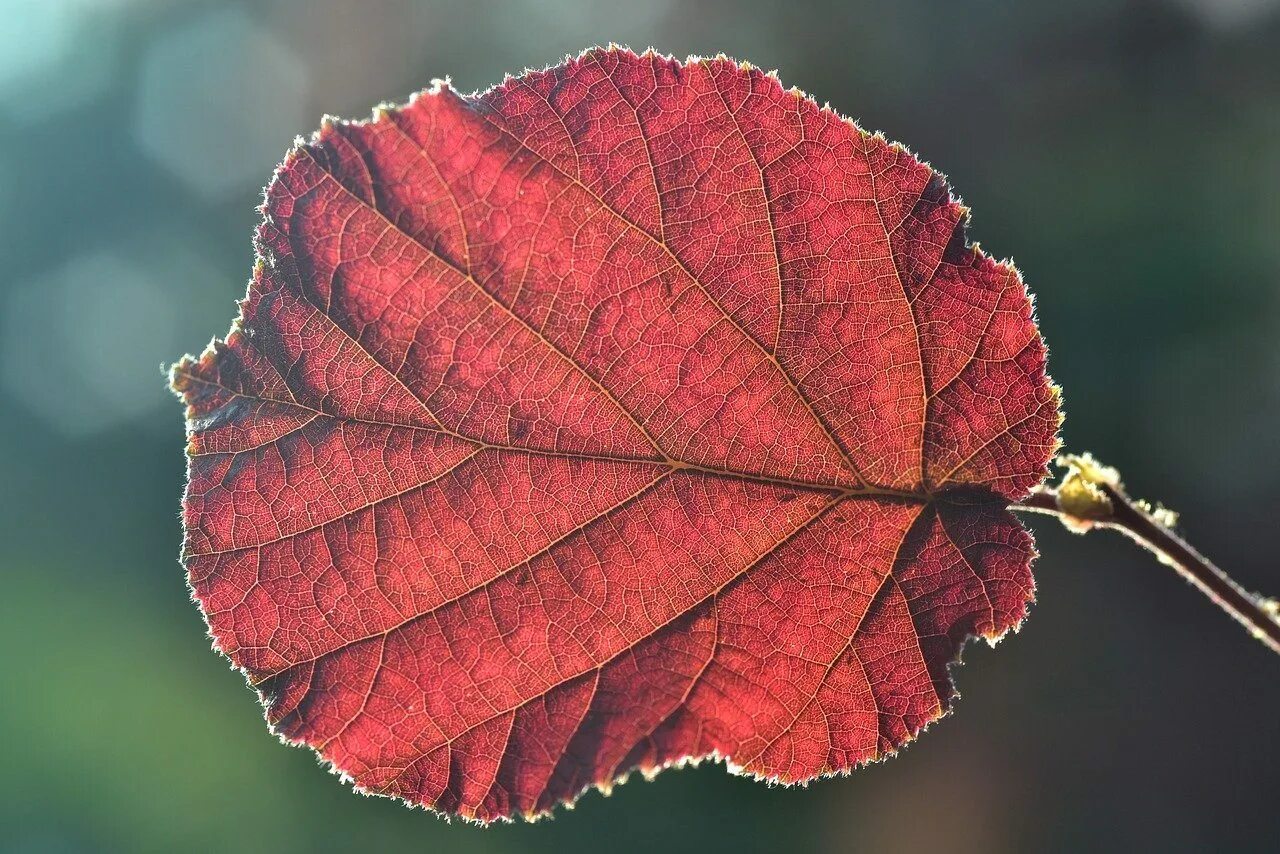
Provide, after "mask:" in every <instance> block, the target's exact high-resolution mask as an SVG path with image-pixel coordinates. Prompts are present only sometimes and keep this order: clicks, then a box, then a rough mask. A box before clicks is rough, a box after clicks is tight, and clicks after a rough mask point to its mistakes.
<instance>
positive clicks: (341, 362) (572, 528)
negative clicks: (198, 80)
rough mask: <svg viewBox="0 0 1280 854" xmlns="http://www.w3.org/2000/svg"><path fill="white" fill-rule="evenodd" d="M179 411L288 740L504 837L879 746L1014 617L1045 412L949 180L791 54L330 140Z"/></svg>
mask: <svg viewBox="0 0 1280 854" xmlns="http://www.w3.org/2000/svg"><path fill="white" fill-rule="evenodd" d="M264 212H265V214H266V219H265V222H264V223H263V224H262V226H261V227H260V229H259V232H258V247H259V255H260V258H261V261H260V263H259V264H258V265H257V267H256V268H255V270H254V276H253V281H252V283H251V285H250V287H249V294H248V296H247V298H246V299H245V301H244V302H243V304H242V314H241V318H240V319H239V321H237V323H236V325H235V326H234V327H233V329H232V331H231V333H230V334H229V335H228V337H227V339H226V340H225V341H224V342H215V343H214V344H213V345H212V346H211V347H210V349H209V350H207V351H206V352H205V353H204V354H203V355H202V356H201V357H200V358H199V359H192V358H187V359H185V360H183V361H182V362H181V363H180V364H178V365H177V366H176V367H175V369H174V375H173V382H174V385H175V387H176V388H177V389H178V390H179V391H180V392H181V393H182V395H183V397H184V399H185V400H186V403H187V404H188V407H189V408H188V431H189V436H190V443H189V448H188V449H189V453H190V482H189V484H188V486H187V493H186V500H185V504H184V509H185V523H186V547H185V557H184V560H185V563H186V566H187V568H188V570H189V572H190V581H191V585H192V588H193V590H194V592H195V596H196V598H197V600H198V601H199V603H200V606H201V608H202V609H203V611H204V613H205V616H206V617H207V619H208V621H209V627H210V630H211V632H212V634H213V637H214V640H215V643H216V645H217V647H218V649H220V650H222V651H223V652H224V653H226V654H227V655H228V656H229V657H230V658H231V660H232V661H233V662H234V663H235V664H236V665H237V666H238V667H241V668H243V669H244V671H245V672H246V674H248V677H249V679H250V680H251V682H252V683H253V684H254V685H256V686H257V688H258V689H259V690H260V691H261V693H262V698H263V702H264V703H265V705H266V707H267V715H268V718H269V720H270V722H271V724H272V726H273V727H274V728H275V730H276V731H277V732H279V733H280V734H282V735H283V736H284V737H285V738H287V739H289V740H291V741H295V742H299V743H305V744H308V745H310V746H312V747H313V748H315V749H316V750H317V751H318V752H319V753H320V755H321V756H323V757H324V758H325V759H326V760H327V761H329V762H331V763H332V764H333V767H334V768H336V769H337V770H338V771H340V772H342V773H343V774H346V775H349V776H350V777H351V778H352V779H353V780H354V781H355V783H356V784H357V785H358V786H359V787H360V788H361V789H363V790H366V791H370V792H378V793H384V794H389V795H395V796H398V797H401V798H404V799H405V800H408V801H411V802H413V803H417V804H424V805H427V806H430V807H433V808H435V809H437V810H441V811H444V812H448V813H456V814H459V815H463V816H467V817H471V818H477V819H482V820H488V819H493V818H501V817H507V816H511V815H514V814H518V813H525V814H531V813H541V812H544V811H546V810H548V809H550V808H551V807H553V806H554V805H556V804H557V803H561V802H564V801H569V800H572V799H573V798H575V797H576V796H577V795H578V794H579V793H581V791H582V790H583V789H584V788H585V787H588V786H591V785H593V784H594V785H600V786H607V785H609V783H610V782H611V781H613V780H614V779H615V778H617V777H619V776H620V775H624V774H626V773H627V772H628V771H630V770H632V769H635V768H639V769H642V770H645V771H653V770H656V769H659V768H662V767H665V766H666V765H669V764H672V763H675V762H681V761H683V760H686V759H690V758H700V757H707V756H718V757H723V758H724V759H726V760H727V761H728V763H729V764H730V767H731V768H732V769H733V770H735V771H742V772H745V773H750V774H753V775H758V776H761V777H767V778H769V779H772V780H780V781H786V782H792V781H801V780H808V779H811V778H813V777H816V776H819V775H824V774H831V773H835V772H842V771H847V770H849V769H851V768H852V767H854V766H856V765H858V764H860V763H863V762H867V761H870V760H874V759H877V758H879V757H882V756H885V755H887V754H891V753H893V752H894V751H895V750H896V749H897V748H898V747H899V746H901V745H902V744H903V743H904V742H906V741H908V740H910V739H911V737H912V736H913V735H915V733H917V732H919V731H920V730H921V729H922V728H923V727H925V726H926V725H927V724H928V723H929V722H931V721H933V720H934V719H936V718H938V717H939V716H941V715H942V714H943V713H944V712H945V711H946V709H947V707H948V705H949V703H950V701H951V699H952V697H953V690H952V687H951V682H950V679H949V677H948V672H947V665H948V663H949V662H950V661H952V660H953V659H954V658H955V657H956V654H957V652H958V650H959V648H960V646H961V645H962V644H963V642H964V640H965V638H966V637H967V636H969V635H971V634H980V635H982V636H984V637H987V638H990V639H994V638H997V637H999V636H1000V635H1001V634H1002V633H1003V632H1005V631H1007V630H1008V629H1010V628H1014V627H1017V626H1018V624H1019V622H1020V621H1021V619H1022V617H1023V615H1024V614H1025V612H1026V606H1027V603H1028V602H1029V601H1031V598H1032V580H1031V575H1030V571H1029V564H1030V561H1031V557H1032V555H1033V553H1034V551H1033V547H1032V543H1031V538H1030V536H1029V535H1028V534H1027V532H1026V531H1025V530H1024V529H1023V528H1022V526H1021V525H1020V524H1019V523H1018V522H1017V521H1016V520H1015V519H1014V518H1013V517H1012V516H1011V515H1010V514H1009V512H1008V511H1007V510H1006V509H1005V505H1006V504H1007V503H1008V501H1010V500H1015V499H1017V498H1019V497H1021V496H1023V495H1024V494H1025V493H1026V492H1027V490H1028V489H1029V488H1030V487H1031V486H1033V485H1034V484H1036V483H1038V482H1040V480H1041V479H1042V478H1043V477H1044V475H1045V473H1046V466H1047V462H1048V460H1049V458H1050V456H1051V454H1052V452H1053V450H1054V448H1055V445H1056V431H1057V426H1058V422H1059V414H1058V402H1057V394H1056V390H1055V389H1054V388H1053V387H1052V386H1051V385H1050V383H1049V381H1048V379H1047V377H1046V376H1045V371H1044V346H1043V344H1042V343H1041V340H1040V337H1039V334H1038V332H1037V330H1036V326H1035V323H1034V321H1033V319H1032V315H1031V304H1030V301H1029V298H1028V295H1027V292H1026V290H1025V289H1024V287H1023V284H1022V281H1021V279H1020V278H1019V276H1018V273H1017V271H1016V270H1015V269H1014V268H1013V267H1012V265H1010V264H1007V263H998V262H995V261H993V260H991V259H990V258H988V257H987V256H986V255H984V254H982V253H981V252H979V251H978V250H977V248H976V247H971V246H969V245H968V244H967V243H966V241H965V237H964V222H965V219H966V211H965V209H964V208H963V206H961V205H960V204H959V203H958V202H956V201H955V200H954V199H953V198H952V197H951V195H950V193H949V191H948V188H947V185H946V183H945V181H944V180H943V179H942V177H941V176H939V175H938V174H937V173H935V172H933V171H931V170H930V169H929V167H927V166H925V165H923V164H922V163H920V162H919V161H918V160H916V159H915V158H914V157H913V156H912V155H911V154H910V153H909V152H907V151H906V150H905V149H903V148H902V147H900V146H897V145H894V144H891V143H889V142H886V141H885V140H884V139H883V138H882V137H879V136H872V135H869V134H867V133H865V132H863V131H861V130H860V129H858V128H857V127H856V126H855V125H853V124H852V123H851V122H849V121H847V120H844V119H842V118H840V117H839V116H837V115H836V114H835V113H833V112H831V111H830V110H826V109H819V108H818V107H817V106H816V105H815V104H814V103H813V102H812V101H810V100H808V99H807V98H805V97H804V96H802V95H801V94H800V93H798V92H797V91H796V90H791V91H787V90H784V89H783V88H782V87H781V86H780V85H779V83H778V81H777V79H776V78H774V77H773V76H771V75H766V74H762V73H761V72H760V71H758V70H756V69H753V68H750V67H748V66H739V65H736V64H735V63H733V62H732V61H729V60H726V59H717V60H713V61H704V60H690V61H689V62H687V63H678V62H675V61H672V60H671V59H668V58H664V57H661V56H657V55H653V54H646V55H644V56H636V55H635V54H633V53H630V52H629V51H625V50H615V49H610V50H592V51H589V52H587V53H586V54H584V55H583V56H581V57H579V58H578V59H575V60H572V61H569V62H567V63H565V64H564V65H561V66H558V67H556V68H553V69H550V70H548V71H544V72H537V73H530V74H526V75H525V76H523V77H519V78H512V79H508V80H507V81H506V82H504V83H503V84H502V85H501V86H499V87H497V88H495V89H492V90H490V91H488V92H485V93H483V94H480V95H474V96H466V97H464V96H460V95H458V94H456V93H455V92H454V91H453V90H452V89H450V88H449V86H448V85H447V84H439V85H438V86H437V87H436V88H435V89H433V90H432V91H431V92H429V93H426V94H424V95H421V96H419V97H417V98H415V99H414V100H413V101H411V102H410V103H409V105H408V106H406V107H404V108H402V109H395V110H381V111H379V113H378V115H377V116H376V117H375V119H374V120H373V121H371V122H368V123H335V122H326V124H325V125H324V127H323V128H322V129H321V131H320V132H319V134H318V135H317V136H316V137H315V138H314V139H313V140H312V142H310V143H309V144H306V145H302V146H300V147H298V148H297V149H296V150H295V151H293V152H292V153H291V154H290V155H289V157H288V158H287V159H286V160H285V163H284V164H283V165H282V166H281V167H280V169H279V170H278V171H277V173H276V175H275V178H274V180H273V181H272V183H271V186H270V187H269V188H268V190H267V199H266V203H265V206H264Z"/></svg>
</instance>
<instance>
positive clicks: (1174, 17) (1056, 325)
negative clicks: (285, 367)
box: [0, 0, 1280, 852]
mask: <svg viewBox="0 0 1280 854" xmlns="http://www.w3.org/2000/svg"><path fill="white" fill-rule="evenodd" d="M609 41H617V42H622V43H627V44H630V45H631V46H633V47H635V48H637V49H641V48H644V47H646V46H648V45H650V44H652V45H654V46H656V47H658V48H659V49H660V50H663V51H667V52H672V53H675V54H677V55H681V56H683V55H685V54H688V53H704V54H714V53H717V52H720V51H724V52H726V53H729V54H731V55H734V56H736V57H738V58H741V59H749V60H751V61H752V62H754V63H755V64H757V65H762V66H765V67H777V68H778V69H780V71H781V74H782V78H783V80H784V82H785V83H786V84H788V85H792V84H794V85H798V86H800V87H802V88H804V89H806V90H808V91H809V92H811V93H813V94H814V95H815V96H816V97H817V98H818V99H819V100H820V101H821V100H829V101H831V102H832V103H833V104H835V105H837V106H838V107H839V108H840V109H841V110H842V111H843V112H845V113H848V114H850V115H853V116H855V117H858V118H859V119H860V120H861V122H862V124H863V125H864V126H866V127H868V128H873V129H880V130H883V131H885V132H886V133H887V134H888V135H889V136H890V137H892V138H895V139H900V140H904V141H906V142H908V143H909V144H910V145H911V146H912V147H913V149H914V150H916V151H918V152H920V153H921V155H922V156H924V157H926V158H928V159H929V160H930V161H931V162H933V163H934V164H936V165H937V166H938V167H939V168H941V169H943V170H944V171H945V172H947V173H948V174H949V175H950V177H951V179H952V181H953V183H954V184H955V186H956V187H957V189H958V191H959V192H960V193H961V194H963V196H964V198H965V200H966V201H967V202H968V203H969V204H970V205H971V206H972V207H973V209H974V211H975V212H976V213H975V217H974V221H973V225H972V229H971V233H972V234H973V236H975V237H976V238H978V239H980V240H981V241H982V242H983V244H984V246H986V247H987V248H988V249H989V250H990V251H992V252H993V253H995V254H996V255H998V256H1005V255H1012V256H1013V257H1014V258H1015V259H1016V261H1017V262H1018V263H1019V264H1020V265H1021V267H1022V268H1023V270H1024V271H1025V273H1026V276H1027V279H1028V281H1029V283H1030V285H1031V287H1032V288H1033V290H1034V291H1035V292H1036V294H1037V297H1038V307H1039V315H1040V319H1041V321H1042V325H1043V331H1044V334H1045V336H1046V338H1047V340H1048V342H1049V344H1050V346H1051V348H1052V355H1051V362H1050V367H1051V370H1052V372H1053V375H1054V377H1055V378H1056V379H1057V380H1058V381H1059V382H1061V383H1062V385H1063V387H1064V389H1065V396H1066V405H1067V411H1068V418H1067V422H1066V428H1065V435H1066V440H1067V444H1068V446H1069V447H1070V448H1073V449H1090V450H1093V451H1095V452H1096V453H1098V454H1099V455H1100V456H1101V457H1102V458H1103V459H1104V460H1106V461H1109V462H1112V463H1114V464H1116V465H1118V466H1120V467H1121V468H1122V470H1123V471H1124V472H1125V474H1126V475H1127V479H1128V481H1129V483H1130V485H1131V487H1132V488H1133V491H1134V492H1135V493H1136V494H1138V495H1149V496H1151V497H1153V498H1159V499H1162V500H1163V501H1165V502H1167V503H1168V504H1169V505H1170V506H1172V507H1174V508H1176V509H1178V510H1180V511H1182V512H1183V518H1184V527H1185V531H1186V532H1187V533H1188V536H1189V537H1190V538H1191V539H1192V540H1193V541H1194V542H1196V543H1197V544H1198V545H1200V546H1201V547H1202V548H1203V549H1204V551H1206V552H1207V553H1208V554H1209V555H1211V556H1213V557H1214V558H1216V559H1217V560H1218V561H1219V562H1220V563H1221V564H1222V565H1223V566H1225V567H1228V568H1229V569H1230V570H1231V571H1232V572H1233V573H1234V574H1235V575H1236V577H1237V578H1238V579H1239V580H1240V581H1241V582H1242V583H1243V584H1245V585H1246V586H1249V587H1251V588H1261V589H1264V590H1267V591H1270V592H1271V593H1273V594H1276V593H1280V569H1278V568H1277V567H1278V566H1280V561H1278V560H1277V557H1276V554H1277V546H1278V545H1280V526H1278V525H1277V521H1278V519H1280V462H1278V461H1277V458H1278V456H1280V431H1278V430H1277V427H1278V426H1280V239H1278V237H1280V59H1277V53H1276V44H1277V43H1278V42H1280V3H1278V2H1276V0H1168V2H1112V3H1104V2H1092V1H1091V0H1085V2H1077V3H1059V2H1042V3H1026V2H1024V3H1019V4H1005V3H995V2H966V3H944V2H937V3H914V2H913V3H894V4H884V5H876V4H869V3H851V2H837V0H831V2H825V3H817V4H805V3H798V2H790V3H782V4H778V3H753V4H743V3H730V2H710V3H697V4H678V3H675V2H626V0H623V2H620V3H617V4H616V5H615V4H606V3H590V4H586V3H577V2H570V0H525V2H508V3H495V4H488V3H481V2H474V0H472V2H459V3H439V4H417V5H412V4H407V3H405V4H401V3H393V2H368V0H362V2H345V3H344V2H338V0H317V2H294V3H288V2H263V3H244V4H213V3H198V2H178V0H171V1H170V2H166V0H0V259H3V265H2V266H0V544H2V545H0V573H2V574H3V575H2V582H3V586H2V587H0V649H3V651H4V661H5V668H4V673H3V682H2V683H0V684H2V687H0V744H3V747H2V748H0V756H2V757H3V759H0V769H2V771H3V773H0V849H6V850H13V851H46V850H47V851H80V850H85V851H103V850H118V851H174V850H209V851H254V850H263V851H276V852H283V851H295V850H296V851H324V850H388V851H390V850H405V851H410V850H412V851H493V852H499V851H513V852H573V851H586V850H609V851H619V852H623V851H653V850H657V851H664V852H675V851H682V850H692V851H706V850H721V849H723V850H736V851H749V850H769V851H781V850H815V849H816V850H830V851H849V850H908V851H924V850H954V851H985V852H1002V851H1083V850H1121V851H1124V850H1163V851H1174V850H1185V851H1198V850H1272V851H1274V850H1276V849H1275V847H1274V846H1275V845H1276V844H1277V838H1278V837H1277V832H1276V808H1277V796H1278V795H1280V711H1277V710H1280V660H1277V658H1276V656H1275V655H1274V654H1272V653H1269V652H1267V651H1266V650H1265V649H1264V648H1263V647H1262V646H1261V645H1260V644H1258V643H1255V642H1253V641H1251V640H1250V639H1249V638H1248V637H1247V636H1246V635H1245V634H1244V633H1243V632H1242V631H1241V630H1240V629H1239V627H1237V626H1235V625H1234V624H1232V623H1231V622H1230V621H1229V620H1228V619H1227V618H1226V617H1225V616H1223V615H1222V614H1220V613H1217V612H1216V611H1214V610H1212V609H1211V608H1210V607H1209V606H1207V605H1206V604H1205V603H1204V601H1203V600H1202V599H1201V598H1200V597H1199V595H1198V594H1196V593H1194V592H1193V591H1192V590H1191V589H1190V588H1188V587H1187V586H1186V585H1185V584H1183V583H1182V582H1181V581H1179V580H1178V579H1177V578H1176V577H1175V576H1174V574H1173V573H1171V572H1170V571H1169V570H1167V569H1165V568H1163V567H1161V566H1159V565H1158V564H1156V563H1155V562H1154V561H1152V560H1151V559H1149V558H1148V557H1147V556H1146V555H1143V554H1141V553H1139V552H1138V551H1137V550H1136V549H1135V548H1134V547H1132V546H1131V545H1130V544H1128V543H1127V542H1124V541H1121V540H1120V539H1119V538H1118V537H1116V536H1114V535H1110V534H1097V535H1093V536H1090V537H1087V538H1075V537H1072V536H1070V535H1069V534H1067V533H1065V532H1064V531H1063V530H1062V529H1061V528H1060V527H1058V526H1057V525H1056V523H1053V522H1052V520H1045V521H1043V522H1041V521H1039V520H1036V521H1035V525H1034V527H1035V529H1036V531H1037V533H1038V535H1039V541H1040V545H1041V548H1042V550H1043V551H1044V553H1045V557H1043V558H1042V559H1041V560H1040V562H1039V564H1038V566H1037V577H1038V580H1039V589H1040V600H1041V601H1040V604H1038V605H1037V606H1036V607H1035V609H1034V611H1033V613H1032V616H1031V618H1030V621H1029V623H1028V625H1027V626H1026V628H1025V629H1024V631H1023V632H1022V633H1021V634H1020V635H1018V636H1016V637H1012V638H1010V639H1009V640H1007V641H1006V642H1005V643H1004V644H1002V645H1001V647H1000V648H999V649H998V650H997V651H995V652H993V651H991V650H988V649H987V648H986V647H985V646H983V647H980V648H973V649H971V650H970V651H969V654H968V656H967V659H968V665H967V666H966V667H964V668H963V670H961V671H960V672H959V674H958V676H959V685H960V689H961V690H962V692H963V694H964V697H963V699H962V700H961V702H960V703H959V705H958V710H957V714H956V715H955V716H954V717H953V718H950V719H948V720H946V721H944V722H943V723H941V724H939V725H937V726H936V727H935V728H933V729H932V730H931V731H929V732H928V733H926V734H925V735H924V736H923V738H922V739H921V741H920V742H919V743H918V744H916V745H914V746H912V747H911V748H910V749H908V750H907V751H906V752H905V754H904V755H902V756H901V757H899V758H897V759H895V760H893V761H891V762H889V763H886V764H884V765H879V766H875V767H871V768H868V769H865V770H862V771H859V772H858V773H856V774H855V775H853V776H852V777H849V778H844V779H837V780H829V781H824V782H821V783H818V784H815V785H812V786H810V787H809V788H807V789H793V790H784V789H769V788H766V787H763V786H759V785H756V784H752V783H749V782H746V781H743V780H739V779H736V778H731V777H729V776H727V775H726V774H725V773H724V771H723V769H722V768H721V767H719V766H704V767H702V768H699V769H697V770H687V771H682V772H669V773H667V774H664V775H662V776H661V777H660V778H659V780H658V781H657V782H655V783H651V784H645V783H643V782H638V781H633V782H631V783H629V784H628V785H626V786H623V787H621V788H620V789H618V790H617V791H615V792H614V794H613V795H612V796H610V797H608V798H605V797H602V796H600V795H599V794H593V795H590V796H588V797H586V798H585V799H583V801H582V802H581V803H580V804H579V806H578V808H577V809H576V810H574V811H573V812H572V813H565V812H561V813H560V814H559V815H558V816H557V817H556V818H555V819H554V820H553V821H550V822H542V823H539V824H536V825H533V826H528V825H517V826H506V827H498V828H495V829H491V830H487V831H486V830H480V829H478V828H475V827H470V826H466V825H462V824H458V823H454V824H449V823H446V822H445V821H443V820H440V819H437V818H435V817H433V816H432V815H430V814H428V813H424V812H421V811H410V810H407V809H405V808H402V807H400V806H398V805H396V804H394V803H392V802H390V801H386V800H381V799H367V798H361V797H357V796H354V795H352V794H351V792H350V790H349V789H347V788H345V787H344V786H342V785H340V784H339V782H338V781H337V780H336V779H335V778H332V777H330V776H328V775H327V774H326V773H325V772H324V771H323V770H321V769H320V767H319V766H318V765H317V763H316V761H315V759H314V758H313V757H312V755H311V754H310V753H308V752H305V751H301V750H295V749H290V748H286V747H283V746H281V745H279V744H278V743H277V742H276V741H275V739H274V738H273V737H272V736H270V735H269V734H268V733H267V731H266V728H265V726H264V725H263V722H262V719H261V713H260V711H259V709H258V706H257V704H256V702H255V699H254V697H253V695H252V693H251V692H250V691H249V690H248V689H247V688H246V687H245V686H244V684H243V680H242V679H241V677H240V676H239V675H238V674H236V673H234V672H232V671H231V670H230V669H229V668H228V666H227V663H226V662H225V661H224V660H222V659H221V658H219V657H218V656H217V655H215V654H213V653H211V652H210V650H209V643H208V640H207V639H206V637H205V634H204V628H203V625H202V623H201V621H200V617H199V615H198V614H197V612H196V610H195V608H194V607H193V606H192V605H191V604H190V602H189V601H188V594H187V590H186V587H185V584H184V580H183V574H182V570H181V567H180V566H179V565H178V563H177V554H178V548H179V539H180V531H179V524H178V501H179V495H180V491H181V487H182V479H183V455H182V447H183V435H182V421H181V413H180V411H179V406H178V404H177V402H176V401H175V400H173V399H172V398H170V397H169V396H168V394H167V392H166V391H165V390H164V387H163V382H162V378H161V374H160V371H159V367H158V366H159V365H160V364H161V362H167V361H169V360H172V359H173V358H175V357H176V356H178V355H180V354H181V353H182V352H184V351H188V350H190V351H199V350H200V349H201V348H202V347H203V346H204V344H205V343H206V342H207V341H208V340H209V338H210V337H211V336H212V335H215V334H219V335H220V334H222V333H224V332H225V331H226V329H227V326H228V325H229V322H230V320H231V318H232V316H233V314H234V312H235V309H234V306H233V301H234V300H235V299H236V298H238V297H239V296H240V295H241V294H242V293H243V291H244V284H245V281H246V278H247V276H248V273H249V266H250V261H251V250H250V245H249V235H250V232H251V229H252V227H253V225H254V224H255V221H256V219H257V215H256V213H255V211H254V207H255V205H256V204H257V202H258V198H259V192H260V187H261V185H262V184H263V183H264V181H265V179H266V178H267V177H268V175H269V174H270V172H271V170H272V167H273V166H274V165H275V163H276V162H277V161H278V160H279V159H280V157H281V156H282V155H283V153H284V151H285V150H286V148H287V147H288V146H289V145H290V142H291V140H292V139H293V137H294V135H295V134H299V133H307V132H309V131H310V130H311V129H312V128H314V127H315V126H317V125H318V123H319V120H320V116H321V115H322V114H323V113H326V112H328V113H335V114H339V115H343V116H350V117H362V116H364V115H366V114H367V112H368V110H369V108H370V107H371V106H372V105H373V104H375V103H377V102H378V101H381V100H384V99H392V100H403V99H404V98H405V97H406V96H407V95H408V94H409V93H410V92H411V91H413V90H415V89H418V88H422V87H425V86H426V85H428V84H429V82H430V81H431V79H432V78H433V77H443V76H445V75H450V76H452V78H453V80H454V81H455V84H456V85H457V86H458V87H459V88H462V89H471V88H480V87H484V86H487V85H488V84H490V83H492V82H496V81H498V80H500V79H501V77H502V74H503V73H504V72H507V71H517V72H518V71H519V70H520V69H522V68H524V67H526V66H538V67H540V66H542V65H544V64H547V63H554V62H556V61H558V60H559V59H560V57H561V56H562V55H563V54H564V53H566V52H571V51H572V52H576V51H578V50H579V49H581V48H584V47H586V46H588V45H591V44H593V43H597V42H598V43H607V42H609Z"/></svg>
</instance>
